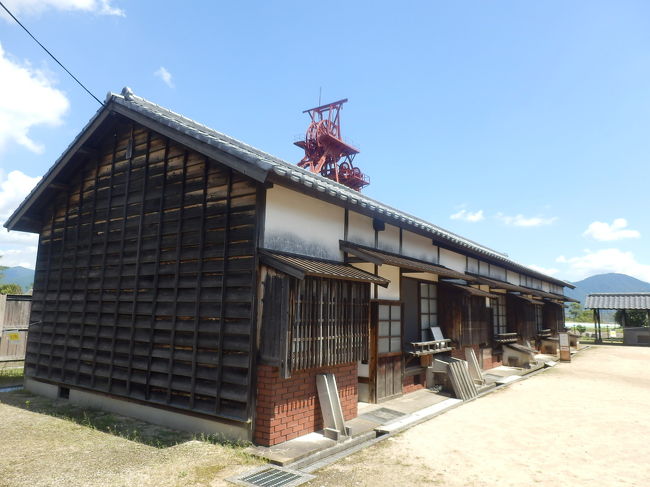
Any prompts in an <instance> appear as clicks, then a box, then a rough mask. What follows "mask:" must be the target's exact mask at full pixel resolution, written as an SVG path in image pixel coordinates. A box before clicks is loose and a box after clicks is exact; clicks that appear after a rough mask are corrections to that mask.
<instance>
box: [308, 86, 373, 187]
mask: <svg viewBox="0 0 650 487" xmlns="http://www.w3.org/2000/svg"><path fill="white" fill-rule="evenodd" d="M347 101H348V100H347V98H346V99H343V100H339V101H335V102H332V103H328V104H326V105H321V106H319V107H316V108H310V109H309V110H305V111H304V112H303V113H308V114H309V117H310V118H311V123H310V124H309V127H308V128H307V133H306V135H305V140H299V141H298V142H295V144H296V145H297V146H298V147H301V148H302V149H304V151H305V157H303V158H302V160H301V161H300V162H299V163H298V166H300V167H302V168H305V169H307V170H309V171H311V172H313V173H316V174H321V175H322V176H325V177H326V178H330V179H333V180H334V181H336V182H339V183H341V184H344V185H346V186H348V187H350V188H352V189H355V190H357V191H360V190H361V188H363V187H364V186H367V185H368V184H370V180H369V179H368V177H367V176H366V175H365V174H363V173H362V172H361V171H360V170H359V168H358V167H355V166H354V165H353V164H352V160H353V159H354V156H356V155H357V154H358V153H359V150H358V149H356V148H355V147H353V146H351V145H350V144H348V143H346V142H344V141H343V139H342V137H341V118H340V111H341V106H342V105H343V104H344V103H345V102H347Z"/></svg>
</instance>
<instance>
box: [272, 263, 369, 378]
mask: <svg viewBox="0 0 650 487" xmlns="http://www.w3.org/2000/svg"><path fill="white" fill-rule="evenodd" d="M369 301H370V286H369V284H367V283H362V282H352V281H342V280H337V279H324V278H317V277H305V279H304V280H302V281H298V280H297V279H294V278H292V277H289V276H283V275H271V274H269V275H267V276H266V279H265V285H264V299H263V302H264V304H263V316H262V335H261V345H260V347H261V349H260V355H261V359H262V361H263V363H265V364H268V365H275V366H278V367H280V369H281V372H282V374H283V376H284V377H289V375H290V372H291V371H298V370H305V369H311V368H316V367H329V366H333V365H339V364H345V363H350V362H356V361H358V360H366V359H367V358H368V326H369V322H368V312H369Z"/></svg>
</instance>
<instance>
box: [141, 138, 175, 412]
mask: <svg viewBox="0 0 650 487" xmlns="http://www.w3.org/2000/svg"><path fill="white" fill-rule="evenodd" d="M169 149H170V141H169V139H165V149H164V152H163V171H162V179H161V183H160V190H159V194H160V202H159V204H158V222H157V227H156V251H155V260H154V270H153V272H154V274H153V282H152V284H151V288H152V297H151V321H150V322H149V330H150V336H149V343H148V347H147V355H146V359H147V370H146V372H145V398H146V399H150V397H151V384H150V383H151V361H152V358H153V357H152V355H153V345H154V336H155V333H156V316H157V308H158V295H159V288H160V253H161V251H162V232H163V220H164V215H165V191H166V189H167V170H168V168H169Z"/></svg>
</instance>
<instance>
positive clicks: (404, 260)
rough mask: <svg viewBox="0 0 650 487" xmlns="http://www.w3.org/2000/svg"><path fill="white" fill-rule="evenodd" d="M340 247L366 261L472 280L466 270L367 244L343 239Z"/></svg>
mask: <svg viewBox="0 0 650 487" xmlns="http://www.w3.org/2000/svg"><path fill="white" fill-rule="evenodd" d="M340 247H341V250H343V251H344V252H347V253H349V254H352V255H354V256H355V257H358V258H360V259H362V260H365V261H366V262H372V263H376V264H379V265H381V264H388V265H393V266H395V267H400V268H402V269H408V270H411V271H416V272H418V271H419V272H430V273H432V274H437V275H439V276H440V277H449V278H452V279H464V280H472V279H471V278H470V276H468V275H467V274H465V273H464V272H458V271H455V270H453V269H449V268H448V267H444V266H441V265H437V264H432V263H430V262H424V261H422V260H418V259H413V258H410V257H404V256H402V255H396V254H392V253H390V252H385V251H383V250H377V249H373V248H371V247H366V246H365V245H359V244H355V243H352V242H343V241H342V242H340Z"/></svg>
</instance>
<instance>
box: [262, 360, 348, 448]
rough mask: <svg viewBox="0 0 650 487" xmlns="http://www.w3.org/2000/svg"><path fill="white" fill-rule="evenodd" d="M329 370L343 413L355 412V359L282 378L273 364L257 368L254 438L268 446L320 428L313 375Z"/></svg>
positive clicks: (318, 404)
mask: <svg viewBox="0 0 650 487" xmlns="http://www.w3.org/2000/svg"><path fill="white" fill-rule="evenodd" d="M328 373H333V374H335V375H336V385H337V387H338V390H339V398H340V399H341V407H342V408H343V416H344V417H345V419H346V420H349V419H352V418H355V417H356V416H357V402H358V389H357V363H356V362H352V363H349V364H342V365H337V366H334V367H324V368H320V369H309V370H303V371H300V372H294V373H292V374H291V378H289V379H282V378H280V373H279V370H278V368H277V367H270V366H268V365H260V366H258V368H257V405H256V412H257V415H256V418H255V432H254V436H253V438H254V441H255V443H257V444H258V445H264V446H271V445H277V444H278V443H282V442H283V441H287V440H291V439H292V438H296V437H298V436H302V435H305V434H307V433H312V432H314V431H318V430H320V429H323V417H322V415H321V409H320V403H319V402H318V391H317V390H316V375H318V374H328Z"/></svg>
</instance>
